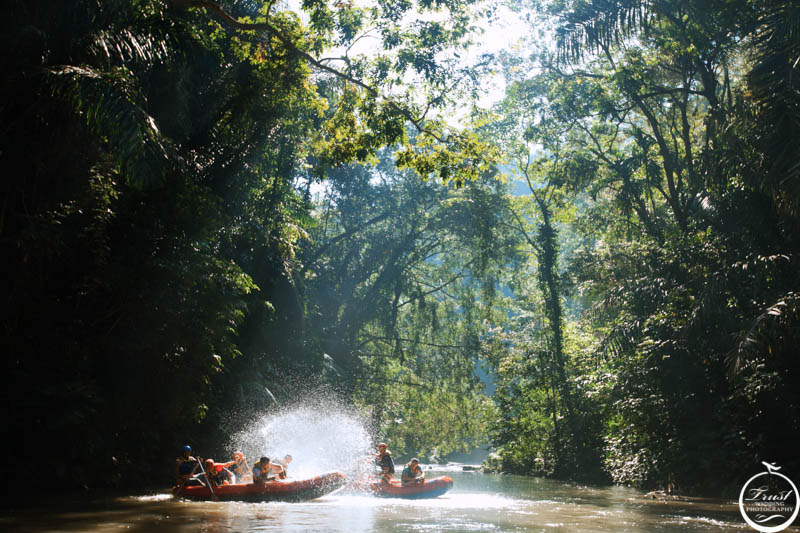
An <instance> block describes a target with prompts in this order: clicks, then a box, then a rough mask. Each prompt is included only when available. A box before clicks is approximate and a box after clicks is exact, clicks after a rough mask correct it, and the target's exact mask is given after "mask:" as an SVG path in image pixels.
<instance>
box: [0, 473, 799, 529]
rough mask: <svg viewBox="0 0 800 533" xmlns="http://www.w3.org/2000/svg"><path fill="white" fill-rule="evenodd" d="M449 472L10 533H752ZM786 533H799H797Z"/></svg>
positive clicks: (698, 501)
mask: <svg viewBox="0 0 800 533" xmlns="http://www.w3.org/2000/svg"><path fill="white" fill-rule="evenodd" d="M442 473H446V474H447V475H450V476H451V477H452V478H453V480H454V481H455V485H454V488H453V490H451V491H450V492H449V493H447V494H446V495H444V496H441V497H439V498H436V499H432V500H398V499H380V498H375V497H372V496H368V495H362V494H353V493H345V492H341V491H340V492H336V493H333V494H330V495H328V496H325V497H323V498H320V499H317V500H314V501H310V502H306V503H235V502H228V503H213V502H208V503H205V502H187V501H175V500H173V499H172V498H171V496H169V494H167V493H163V494H149V495H139V496H134V495H131V496H113V497H112V496H109V497H103V498H97V499H93V500H91V501H85V500H75V501H71V502H64V501H61V502H59V503H57V504H51V505H43V504H42V505H41V506H38V507H31V508H25V509H16V510H11V511H8V510H7V511H5V512H4V513H3V515H2V518H0V529H1V530H4V531H13V532H26V533H43V532H98V533H99V532H103V533H106V532H109V533H110V532H137V533H157V532H158V533H162V532H163V533H166V532H187V533H188V532H208V533H227V532H246V531H275V532H347V533H360V532H381V531H392V532H435V531H464V532H505V531H544V532H567V531H569V532H650V531H656V532H673V531H714V532H726V531H753V530H752V529H750V528H749V527H748V526H747V525H746V524H745V523H744V520H743V519H742V517H741V515H740V514H739V510H738V507H737V506H736V504H735V502H731V501H724V500H714V499H702V498H691V499H677V500H668V501H664V500H653V499H652V498H649V497H647V496H646V495H645V494H644V493H642V492H640V491H637V490H633V489H628V488H622V487H601V488H598V487H587V486H581V485H574V484H567V483H561V482H557V481H552V480H545V479H539V478H525V477H517V476H500V475H488V474H481V473H477V472H462V471H459V469H457V468H451V469H450V471H446V472H440V471H433V470H428V471H427V472H426V474H427V476H428V477H432V476H436V475H440V474H442ZM786 531H793V532H797V531H800V528H798V527H797V526H795V527H792V528H790V529H788V530H786Z"/></svg>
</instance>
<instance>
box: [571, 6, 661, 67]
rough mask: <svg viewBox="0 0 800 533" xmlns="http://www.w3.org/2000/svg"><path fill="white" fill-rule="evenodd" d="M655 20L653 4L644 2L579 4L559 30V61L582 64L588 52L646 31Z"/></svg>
mask: <svg viewBox="0 0 800 533" xmlns="http://www.w3.org/2000/svg"><path fill="white" fill-rule="evenodd" d="M651 19H652V9H651V5H650V4H649V3H648V2H647V1H642V0H595V1H579V2H576V3H575V4H573V5H572V6H571V10H570V11H568V12H567V13H566V14H565V15H564V17H563V24H562V25H561V26H560V27H559V28H557V29H556V44H557V49H558V59H559V60H560V61H564V62H570V61H579V60H580V59H581V58H582V57H583V54H584V53H585V52H586V51H587V49H588V50H589V51H592V52H594V51H596V50H597V48H598V47H599V46H608V45H610V44H612V43H614V42H619V40H621V39H624V38H625V37H627V36H629V35H631V34H633V33H635V32H638V31H647V29H648V27H649V26H650V23H651Z"/></svg>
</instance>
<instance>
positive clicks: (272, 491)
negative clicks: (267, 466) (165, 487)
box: [172, 472, 346, 502]
mask: <svg viewBox="0 0 800 533" xmlns="http://www.w3.org/2000/svg"><path fill="white" fill-rule="evenodd" d="M345 480H346V477H345V475H344V474H342V473H341V472H329V473H327V474H322V475H319V476H316V477H312V478H308V479H276V480H273V481H267V482H266V483H239V484H235V485H220V486H218V487H215V488H214V495H213V496H212V495H211V491H210V490H209V489H208V487H206V486H192V487H185V488H184V489H183V490H181V489H180V488H178V487H175V488H174V489H172V494H173V495H174V496H175V497H177V498H186V499H189V500H206V501H210V500H214V499H215V498H214V496H216V499H219V500H221V501H245V502H271V501H284V502H299V501H306V500H313V499H314V498H319V497H320V496H324V495H326V494H329V493H331V492H333V491H335V490H336V489H338V488H340V487H341V486H342V485H344V483H345Z"/></svg>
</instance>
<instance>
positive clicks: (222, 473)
mask: <svg viewBox="0 0 800 533" xmlns="http://www.w3.org/2000/svg"><path fill="white" fill-rule="evenodd" d="M232 464H233V461H230V462H227V463H215V462H214V460H213V459H206V461H205V465H206V479H208V481H209V482H210V483H212V484H213V486H214V487H219V486H220V485H230V484H231V478H232V477H233V474H231V472H230V470H228V468H227V467H229V466H231V465H232Z"/></svg>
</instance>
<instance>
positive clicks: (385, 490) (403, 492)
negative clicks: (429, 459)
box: [370, 476, 453, 500]
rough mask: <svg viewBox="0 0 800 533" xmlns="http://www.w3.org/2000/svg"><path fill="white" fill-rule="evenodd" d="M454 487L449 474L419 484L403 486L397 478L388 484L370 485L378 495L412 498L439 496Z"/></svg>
mask: <svg viewBox="0 0 800 533" xmlns="http://www.w3.org/2000/svg"><path fill="white" fill-rule="evenodd" d="M452 488H453V480H452V479H450V478H449V477H448V476H441V477H437V478H433V479H426V480H425V483H420V484H419V485H405V486H403V484H402V483H400V482H399V481H396V480H394V481H392V482H391V483H390V484H388V485H387V484H386V483H373V484H372V485H370V489H371V490H372V492H374V493H375V495H377V496H382V497H384V498H405V499H410V500H416V499H421V498H437V497H439V496H441V495H442V494H444V493H445V492H447V491H448V490H450V489H452Z"/></svg>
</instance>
